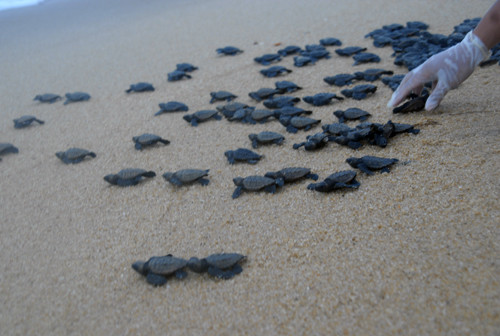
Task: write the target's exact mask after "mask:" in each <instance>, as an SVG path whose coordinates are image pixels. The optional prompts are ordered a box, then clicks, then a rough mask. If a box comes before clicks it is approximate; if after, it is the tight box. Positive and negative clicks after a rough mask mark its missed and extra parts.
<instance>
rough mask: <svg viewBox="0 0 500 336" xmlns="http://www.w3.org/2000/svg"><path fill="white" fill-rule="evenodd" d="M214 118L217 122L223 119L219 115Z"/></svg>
mask: <svg viewBox="0 0 500 336" xmlns="http://www.w3.org/2000/svg"><path fill="white" fill-rule="evenodd" d="M213 118H214V119H215V120H221V119H222V117H221V116H220V115H218V114H215V115H214V116H213Z"/></svg>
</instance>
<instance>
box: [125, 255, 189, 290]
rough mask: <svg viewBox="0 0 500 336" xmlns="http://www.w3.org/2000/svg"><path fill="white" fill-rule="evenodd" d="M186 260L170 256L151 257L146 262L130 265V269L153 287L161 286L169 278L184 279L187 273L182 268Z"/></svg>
mask: <svg viewBox="0 0 500 336" xmlns="http://www.w3.org/2000/svg"><path fill="white" fill-rule="evenodd" d="M187 263H188V262H187V260H185V259H182V258H177V257H174V256H172V255H171V254H167V255H166V256H163V257H151V258H149V260H148V261H142V260H138V261H136V262H134V263H133V264H132V268H133V269H134V270H135V271H136V272H137V273H139V274H141V275H143V276H145V277H146V281H147V282H148V283H150V284H151V285H153V286H163V285H165V284H166V283H167V281H168V278H169V277H170V276H175V277H176V278H177V279H184V278H185V277H187V273H186V271H185V270H184V268H185V267H186V266H187Z"/></svg>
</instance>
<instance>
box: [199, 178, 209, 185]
mask: <svg viewBox="0 0 500 336" xmlns="http://www.w3.org/2000/svg"><path fill="white" fill-rule="evenodd" d="M198 182H200V184H201V185H202V186H206V185H208V184H209V183H210V180H209V179H206V178H201V179H199V180H198Z"/></svg>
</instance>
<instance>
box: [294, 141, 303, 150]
mask: <svg viewBox="0 0 500 336" xmlns="http://www.w3.org/2000/svg"><path fill="white" fill-rule="evenodd" d="M305 145H306V143H305V142H301V143H296V144H293V149H299V148H300V147H302V146H305Z"/></svg>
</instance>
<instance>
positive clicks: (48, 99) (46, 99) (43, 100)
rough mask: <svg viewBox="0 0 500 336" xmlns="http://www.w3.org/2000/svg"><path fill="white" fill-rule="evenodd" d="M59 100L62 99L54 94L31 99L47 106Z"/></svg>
mask: <svg viewBox="0 0 500 336" xmlns="http://www.w3.org/2000/svg"><path fill="white" fill-rule="evenodd" d="M60 99H62V97H61V96H59V95H56V94H54V93H45V94H41V95H36V96H35V98H33V100H38V101H39V102H40V103H49V104H52V103H55V102H56V101H58V100H60Z"/></svg>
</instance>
